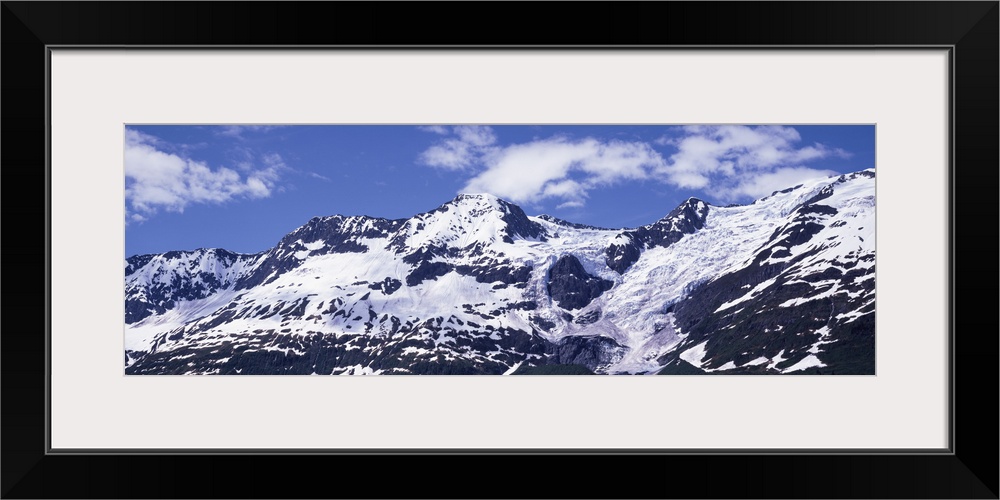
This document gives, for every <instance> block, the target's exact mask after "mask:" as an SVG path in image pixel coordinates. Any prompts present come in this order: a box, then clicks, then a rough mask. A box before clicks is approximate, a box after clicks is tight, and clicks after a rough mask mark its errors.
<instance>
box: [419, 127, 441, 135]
mask: <svg viewBox="0 0 1000 500" xmlns="http://www.w3.org/2000/svg"><path fill="white" fill-rule="evenodd" d="M417 130H419V131H421V132H430V133H432V134H439V135H448V129H447V128H445V127H442V126H441V125H423V126H419V127H417Z"/></svg>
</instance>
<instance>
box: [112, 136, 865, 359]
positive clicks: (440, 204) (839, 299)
mask: <svg viewBox="0 0 1000 500" xmlns="http://www.w3.org/2000/svg"><path fill="white" fill-rule="evenodd" d="M123 134H124V144H125V150H124V165H123V171H124V176H125V179H124V180H125V206H124V231H125V281H124V291H125V308H124V322H123V332H118V334H120V335H123V341H124V355H125V359H124V372H125V374H126V375H189V374H190V375H874V374H875V370H876V366H875V365H876V364H875V310H876V309H875V247H876V244H875V222H876V219H875V183H876V178H875V175H876V172H875V126H874V125H756V124H747V125H711V124H694V125H496V124H414V125H278V124H240V125H139V124H136V125H126V126H125V127H124V130H123Z"/></svg>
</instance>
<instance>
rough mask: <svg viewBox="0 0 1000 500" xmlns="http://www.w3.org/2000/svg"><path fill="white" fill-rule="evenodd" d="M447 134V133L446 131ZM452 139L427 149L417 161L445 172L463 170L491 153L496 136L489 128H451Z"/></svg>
mask: <svg viewBox="0 0 1000 500" xmlns="http://www.w3.org/2000/svg"><path fill="white" fill-rule="evenodd" d="M446 133H447V131H446ZM451 133H452V134H454V137H452V138H449V139H444V140H441V141H440V142H438V143H437V144H435V145H433V146H431V147H430V148H427V150H426V151H424V152H423V153H421V154H420V156H419V158H418V161H419V162H420V163H422V164H424V165H427V166H431V167H436V168H441V169H445V170H465V169H467V168H469V167H471V166H473V165H475V164H476V163H477V162H478V160H479V159H480V158H481V157H482V156H484V155H487V154H489V153H490V152H492V151H493V147H492V145H493V144H494V143H495V142H496V140H497V138H496V135H494V134H493V129H491V128H490V127H481V126H459V127H452V130H451Z"/></svg>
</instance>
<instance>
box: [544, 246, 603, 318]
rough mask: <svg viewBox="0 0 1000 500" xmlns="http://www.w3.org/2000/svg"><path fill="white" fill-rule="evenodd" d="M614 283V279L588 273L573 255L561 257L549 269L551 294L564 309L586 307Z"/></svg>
mask: <svg viewBox="0 0 1000 500" xmlns="http://www.w3.org/2000/svg"><path fill="white" fill-rule="evenodd" d="M613 285H614V282H613V281H609V280H606V279H602V278H598V277H596V276H592V275H590V274H588V273H587V271H586V270H584V269H583V265H581V264H580V261H579V260H578V259H577V258H576V257H574V256H572V255H564V256H562V257H560V258H559V260H557V261H556V263H555V264H553V265H552V268H550V269H549V282H548V290H549V296H550V297H552V300H553V301H554V302H555V303H556V304H557V305H559V307H562V308H563V309H579V308H581V307H584V306H586V305H587V304H589V303H590V301H592V300H594V299H595V298H597V297H599V296H600V295H601V294H602V293H604V292H605V291H606V290H609V289H611V287H612V286H613Z"/></svg>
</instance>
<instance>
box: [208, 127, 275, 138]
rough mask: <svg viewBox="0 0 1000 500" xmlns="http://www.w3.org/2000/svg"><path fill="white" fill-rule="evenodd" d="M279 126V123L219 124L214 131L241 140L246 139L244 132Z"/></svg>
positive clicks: (265, 130)
mask: <svg viewBox="0 0 1000 500" xmlns="http://www.w3.org/2000/svg"><path fill="white" fill-rule="evenodd" d="M280 127H281V126H280V125H223V126H220V127H219V128H218V129H217V130H216V132H215V133H216V134H218V135H221V136H225V137H232V138H234V139H239V140H241V141H242V140H245V139H246V137H244V136H243V134H244V133H246V132H269V131H271V130H274V129H276V128H280Z"/></svg>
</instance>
